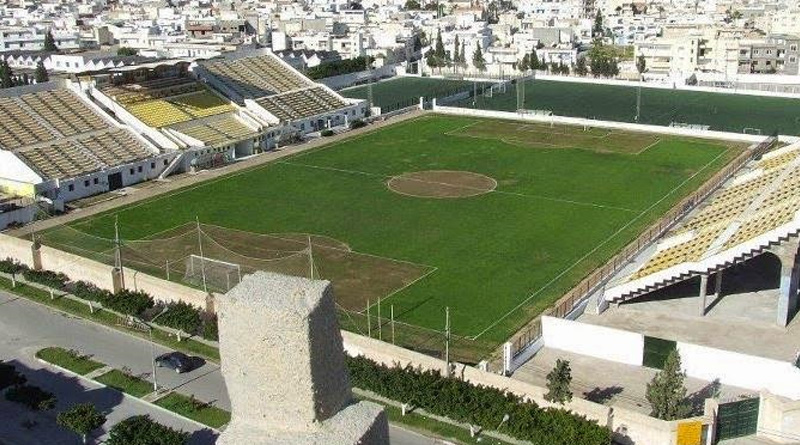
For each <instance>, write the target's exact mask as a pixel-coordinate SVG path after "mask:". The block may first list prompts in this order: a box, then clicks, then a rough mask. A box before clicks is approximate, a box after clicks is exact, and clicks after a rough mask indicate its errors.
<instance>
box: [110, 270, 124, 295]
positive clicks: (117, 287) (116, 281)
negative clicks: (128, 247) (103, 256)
mask: <svg viewBox="0 0 800 445" xmlns="http://www.w3.org/2000/svg"><path fill="white" fill-rule="evenodd" d="M111 285H112V286H113V287H114V293H115V294H116V293H119V292H120V291H121V290H122V289H125V275H124V274H123V272H122V271H121V270H120V269H119V268H117V267H115V268H113V269H111Z"/></svg>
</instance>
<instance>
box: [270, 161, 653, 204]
mask: <svg viewBox="0 0 800 445" xmlns="http://www.w3.org/2000/svg"><path fill="white" fill-rule="evenodd" d="M278 163H279V164H286V165H293V166H297V167H306V168H313V169H318V170H329V171H335V172H340V173H349V174H354V175H362V176H370V177H375V178H382V179H386V178H389V179H391V178H394V176H389V175H384V174H379V173H368V172H363V171H359V170H348V169H342V168H336V167H322V166H319V165H310V164H300V163H296V162H288V161H280V162H278ZM404 179H411V178H404ZM413 180H414V181H419V182H424V183H428V184H436V185H447V186H449V187H460V188H466V189H473V188H474V187H467V186H460V185H455V184H447V183H439V182H432V181H425V180H422V179H413ZM481 190H482V189H481ZM487 193H498V194H501V195H509V196H519V197H523V198H533V199H542V200H545V201H552V202H560V203H564V204H573V205H579V206H584V207H596V208H601V209H610V210H619V211H622V212H628V213H637V212H638V210H634V209H629V208H625V207H616V206H610V205H605V204H597V203H593V202H582V201H573V200H569V199H560V198H553V197H550V196H543V195H531V194H525V193H516V192H507V191H503V190H491V191H489V192H487Z"/></svg>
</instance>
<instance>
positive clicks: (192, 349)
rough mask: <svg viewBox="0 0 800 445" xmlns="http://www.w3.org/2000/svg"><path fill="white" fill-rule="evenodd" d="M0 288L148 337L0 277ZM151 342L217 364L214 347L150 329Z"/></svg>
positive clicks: (106, 315)
mask: <svg viewBox="0 0 800 445" xmlns="http://www.w3.org/2000/svg"><path fill="white" fill-rule="evenodd" d="M0 289H4V290H6V291H9V292H12V293H14V294H17V295H20V296H23V297H25V298H28V299H30V300H33V301H36V302H39V303H42V304H44V305H47V306H50V307H52V308H55V309H58V310H60V311H63V312H66V313H69V314H72V315H75V316H78V317H81V318H85V319H87V320H91V321H95V322H97V323H101V324H104V325H106V326H109V327H112V328H114V329H118V330H120V331H124V332H127V333H129V334H133V335H136V336H138V337H141V338H145V339H146V338H148V337H149V334H148V333H147V332H143V331H140V330H136V329H131V328H128V327H127V326H125V325H123V324H121V323H120V318H119V316H118V315H116V314H114V313H112V312H108V311H105V310H102V309H95V310H94V312H92V311H90V310H89V306H88V304H83V303H80V302H78V301H75V300H70V299H68V298H58V297H57V298H55V299H51V298H50V293H49V292H47V291H44V290H42V289H39V288H36V287H33V286H30V285H27V284H22V283H20V282H17V286H16V287H12V286H11V281H10V280H8V279H6V278H2V277H0ZM153 339H154V340H155V341H156V342H158V343H159V344H162V345H164V346H167V347H169V348H172V349H175V350H179V351H183V352H186V353H188V354H192V355H199V356H202V357H204V358H207V359H210V360H214V361H217V362H218V361H219V351H218V350H217V348H215V347H213V346H209V345H207V344H205V343H201V342H199V341H195V340H193V339H183V340H181V341H178V340H177V339H176V338H175V337H174V336H172V335H170V334H168V333H166V332H163V331H160V330H158V329H154V330H153Z"/></svg>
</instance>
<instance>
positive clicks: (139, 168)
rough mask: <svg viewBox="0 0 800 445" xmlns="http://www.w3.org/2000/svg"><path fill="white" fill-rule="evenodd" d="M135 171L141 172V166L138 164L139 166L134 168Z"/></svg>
mask: <svg viewBox="0 0 800 445" xmlns="http://www.w3.org/2000/svg"><path fill="white" fill-rule="evenodd" d="M136 171H138V172H139V173H141V172H142V166H141V165H140V166H139V167H138V168H137V169H136Z"/></svg>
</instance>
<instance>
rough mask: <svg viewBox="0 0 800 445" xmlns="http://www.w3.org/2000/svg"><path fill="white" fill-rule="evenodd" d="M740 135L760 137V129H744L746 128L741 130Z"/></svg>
mask: <svg viewBox="0 0 800 445" xmlns="http://www.w3.org/2000/svg"><path fill="white" fill-rule="evenodd" d="M742 133H744V134H755V135H760V134H761V129H760V128H752V127H746V128H744V129H743V130H742Z"/></svg>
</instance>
